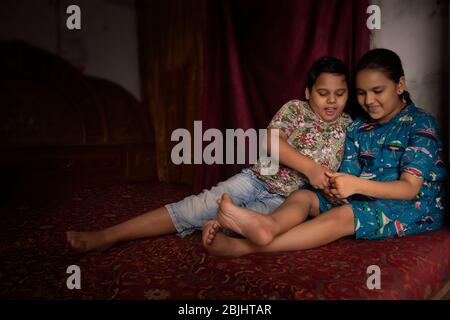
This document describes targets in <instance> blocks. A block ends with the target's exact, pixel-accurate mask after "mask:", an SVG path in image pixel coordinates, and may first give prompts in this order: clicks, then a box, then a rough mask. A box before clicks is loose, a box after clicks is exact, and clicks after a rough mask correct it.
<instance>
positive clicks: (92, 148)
mask: <svg viewBox="0 0 450 320" xmlns="http://www.w3.org/2000/svg"><path fill="white" fill-rule="evenodd" d="M147 114H148V113H146V112H145V110H144V109H143V107H142V105H141V104H140V103H139V102H138V101H137V100H136V99H135V98H134V97H133V96H132V95H131V94H130V93H129V92H127V91H126V90H125V89H123V88H122V87H120V86H119V85H117V84H114V83H112V82H110V81H107V80H104V79H99V78H93V77H88V76H85V75H83V74H82V73H81V72H79V71H78V70H77V69H75V68H74V67H72V66H71V65H70V64H69V63H67V62H65V61H64V60H62V59H60V58H59V57H57V56H55V55H53V54H51V53H49V52H46V51H44V50H42V49H39V48H36V47H33V46H31V45H28V44H26V43H23V42H19V41H12V42H0V180H1V182H0V183H1V184H2V189H4V190H0V191H5V190H7V189H11V187H12V186H13V185H14V186H15V187H18V186H20V185H22V186H23V185H25V184H28V183H31V182H32V181H34V182H41V183H44V184H45V183H46V182H48V181H54V180H59V181H61V180H64V181H72V182H73V181H82V182H83V183H90V184H91V183H94V184H96V183H99V182H101V183H113V182H117V181H129V180H147V179H152V178H155V177H156V167H155V159H154V150H155V148H154V143H153V136H152V130H151V128H150V123H151V122H150V119H149V116H148V115H147Z"/></svg>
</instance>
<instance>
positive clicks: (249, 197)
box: [165, 169, 285, 237]
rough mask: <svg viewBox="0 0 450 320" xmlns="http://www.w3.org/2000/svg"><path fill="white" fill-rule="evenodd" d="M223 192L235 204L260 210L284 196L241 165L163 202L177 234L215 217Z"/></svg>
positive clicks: (268, 210)
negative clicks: (201, 187)
mask: <svg viewBox="0 0 450 320" xmlns="http://www.w3.org/2000/svg"><path fill="white" fill-rule="evenodd" d="M224 193H228V194H229V195H230V196H231V198H232V199H233V202H234V203H235V204H236V205H239V206H241V207H243V208H248V209H251V210H254V211H257V212H260V213H262V214H270V213H272V212H273V211H275V209H276V208H278V206H280V205H281V204H282V203H283V201H284V200H285V197H283V196H281V195H279V194H276V193H271V192H269V191H268V190H267V187H266V184H265V183H264V182H263V181H261V180H260V179H258V177H257V176H256V175H255V174H254V173H253V171H251V170H250V169H244V170H242V171H241V172H240V173H238V174H236V175H234V176H232V177H231V178H229V179H228V180H225V181H222V182H219V183H218V184H217V185H216V186H214V187H212V188H211V189H209V190H203V191H202V192H201V193H200V194H198V195H192V196H189V197H186V198H184V199H183V200H181V201H179V202H175V203H170V204H167V205H165V207H166V209H167V210H168V211H169V215H170V217H171V219H172V222H173V224H174V226H175V228H176V229H177V231H178V235H179V236H180V237H184V236H187V235H189V234H191V233H192V232H194V231H195V230H201V229H202V227H203V225H204V224H205V223H206V222H207V221H208V220H211V219H215V217H216V214H217V208H218V204H217V200H218V199H220V198H221V197H222V195H223V194H224Z"/></svg>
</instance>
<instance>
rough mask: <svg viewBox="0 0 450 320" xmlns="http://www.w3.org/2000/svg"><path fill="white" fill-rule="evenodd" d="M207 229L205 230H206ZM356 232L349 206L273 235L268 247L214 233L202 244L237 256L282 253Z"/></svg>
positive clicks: (219, 252)
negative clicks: (209, 240) (212, 239)
mask: <svg viewBox="0 0 450 320" xmlns="http://www.w3.org/2000/svg"><path fill="white" fill-rule="evenodd" d="M205 231H206V230H205ZM354 233H355V227H354V215H353V210H352V208H351V206H349V205H344V206H341V207H337V208H333V209H331V210H329V211H327V212H325V213H323V214H321V215H319V216H318V217H316V218H314V219H311V220H309V221H306V222H304V223H302V224H300V225H298V226H296V227H294V228H292V229H291V230H289V231H287V232H286V233H283V234H281V235H280V236H278V237H276V238H275V239H274V240H273V241H272V242H271V243H269V244H268V245H267V246H258V245H255V244H253V243H252V242H250V241H249V240H247V239H237V238H230V237H227V236H225V235H224V234H223V233H222V232H217V234H216V235H215V238H214V241H213V242H212V243H211V244H210V245H205V249H206V250H207V251H208V252H209V253H210V254H213V255H219V256H233V257H238V256H242V255H245V254H250V253H256V252H282V251H295V250H306V249H312V248H316V247H319V246H322V245H325V244H328V243H330V242H333V241H335V240H337V239H340V238H342V237H345V236H349V235H352V234H354Z"/></svg>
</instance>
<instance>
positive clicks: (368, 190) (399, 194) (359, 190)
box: [327, 172, 423, 200]
mask: <svg viewBox="0 0 450 320" xmlns="http://www.w3.org/2000/svg"><path fill="white" fill-rule="evenodd" d="M327 175H328V176H329V177H330V182H331V184H332V186H333V187H332V189H331V193H332V194H334V195H335V196H336V197H337V198H339V199H344V198H347V197H349V196H351V195H353V194H363V195H366V196H369V197H373V198H378V199H386V200H412V199H414V197H415V196H416V195H417V194H418V193H419V190H420V187H421V186H422V182H423V179H422V178H419V177H417V176H414V175H412V174H409V173H406V172H404V173H402V174H401V176H400V179H399V180H396V181H389V182H384V181H372V180H367V179H362V178H359V177H356V176H352V175H349V174H345V173H327Z"/></svg>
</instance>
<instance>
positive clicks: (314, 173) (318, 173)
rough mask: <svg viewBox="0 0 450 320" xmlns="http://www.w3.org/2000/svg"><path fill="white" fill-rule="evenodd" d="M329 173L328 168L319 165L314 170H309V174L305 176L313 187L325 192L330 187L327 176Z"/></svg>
mask: <svg viewBox="0 0 450 320" xmlns="http://www.w3.org/2000/svg"><path fill="white" fill-rule="evenodd" d="M327 171H328V168H325V167H324V166H321V165H319V164H317V165H315V166H314V167H313V168H312V169H310V170H308V173H305V175H306V177H307V178H308V180H309V184H310V185H311V186H313V187H314V188H316V189H320V190H323V189H325V188H328V186H329V178H328V177H327V176H326V174H325V173H326V172H327Z"/></svg>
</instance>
